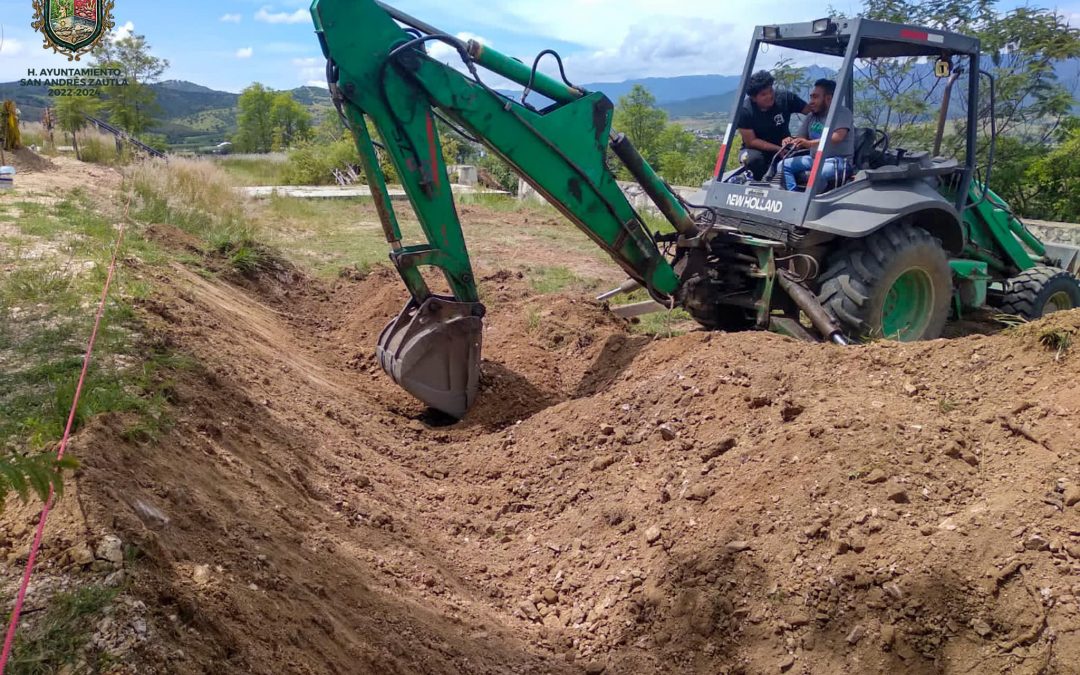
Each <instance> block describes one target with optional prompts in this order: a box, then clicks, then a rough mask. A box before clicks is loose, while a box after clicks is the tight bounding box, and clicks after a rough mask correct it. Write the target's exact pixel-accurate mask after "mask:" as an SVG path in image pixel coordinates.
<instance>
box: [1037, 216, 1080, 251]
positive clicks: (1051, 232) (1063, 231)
mask: <svg viewBox="0 0 1080 675" xmlns="http://www.w3.org/2000/svg"><path fill="white" fill-rule="evenodd" d="M1024 223H1025V224H1026V225H1027V226H1028V229H1029V230H1031V232H1032V233H1033V234H1034V235H1035V236H1036V237H1038V238H1039V239H1042V240H1044V241H1052V242H1056V243H1058V244H1072V245H1073V246H1080V225H1077V224H1074V223H1050V222H1047V221H1045V220H1024Z"/></svg>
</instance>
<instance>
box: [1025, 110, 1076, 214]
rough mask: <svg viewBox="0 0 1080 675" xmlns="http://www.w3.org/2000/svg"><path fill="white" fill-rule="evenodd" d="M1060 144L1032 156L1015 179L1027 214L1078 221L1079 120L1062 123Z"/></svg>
mask: <svg viewBox="0 0 1080 675" xmlns="http://www.w3.org/2000/svg"><path fill="white" fill-rule="evenodd" d="M1062 126H1063V132H1062V133H1061V143H1060V144H1058V146H1057V147H1055V148H1054V149H1053V150H1052V151H1050V152H1049V153H1047V152H1045V151H1043V152H1035V153H1034V154H1035V157H1034V159H1033V161H1032V163H1031V164H1030V165H1029V167H1028V170H1027V171H1026V172H1025V173H1024V176H1023V178H1022V179H1021V181H1020V182H1019V186H1020V189H1019V190H1018V191H1019V192H1021V193H1023V198H1024V200H1025V203H1024V207H1025V211H1026V212H1027V213H1028V215H1031V216H1033V217H1036V218H1046V219H1047V220H1059V221H1066V222H1073V223H1074V222H1077V221H1080V119H1075V118H1073V119H1070V120H1068V121H1066V122H1065V123H1063V125H1062Z"/></svg>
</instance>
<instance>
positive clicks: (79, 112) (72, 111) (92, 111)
mask: <svg viewBox="0 0 1080 675" xmlns="http://www.w3.org/2000/svg"><path fill="white" fill-rule="evenodd" d="M69 94H71V92H69ZM100 109H101V101H99V100H98V99H96V98H94V97H92V96H75V95H74V94H71V95H68V96H59V97H57V98H56V122H57V124H59V125H60V129H61V130H63V131H66V132H68V133H69V134H71V144H72V145H74V146H75V157H76V158H77V159H79V160H81V159H82V156H81V155H80V154H79V139H78V137H77V136H76V134H77V133H78V132H79V131H82V130H83V129H84V128H85V127H86V123H87V122H86V118H87V116H94V115H97V114H98V111H99V110H100Z"/></svg>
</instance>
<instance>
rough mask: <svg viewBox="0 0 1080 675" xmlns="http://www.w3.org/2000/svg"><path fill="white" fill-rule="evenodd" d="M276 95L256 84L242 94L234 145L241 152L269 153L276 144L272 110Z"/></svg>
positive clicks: (239, 102)
mask: <svg viewBox="0 0 1080 675" xmlns="http://www.w3.org/2000/svg"><path fill="white" fill-rule="evenodd" d="M273 104H274V93H273V91H271V90H270V89H267V88H266V87H264V86H263V85H262V84H260V83H258V82H255V83H254V84H252V85H250V86H248V87H247V88H246V89H244V91H242V92H240V100H239V101H238V103H237V105H238V107H239V113H238V114H237V119H236V123H237V131H236V136H234V137H233V143H234V144H235V145H236V149H237V150H239V151H240V152H269V151H270V148H271V147H272V146H273V142H274V125H273V120H272V117H271V108H272V107H273Z"/></svg>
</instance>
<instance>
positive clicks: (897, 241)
mask: <svg viewBox="0 0 1080 675" xmlns="http://www.w3.org/2000/svg"><path fill="white" fill-rule="evenodd" d="M819 289H820V290H819V293H818V300H819V301H820V302H821V304H822V305H824V306H825V307H826V308H827V309H828V310H830V311H831V312H832V313H833V314H834V315H835V316H836V318H837V319H838V320H839V321H840V324H841V326H842V327H843V329H844V332H845V333H846V334H847V335H848V336H849V337H851V338H854V339H856V340H870V339H878V338H885V339H889V340H900V341H902V342H911V341H915V340H932V339H934V338H937V337H940V336H941V332H942V331H943V330H944V328H945V321H946V320H947V319H948V318H949V303H950V300H951V298H952V293H953V287H952V271H951V270H950V268H949V258H948V256H947V255H946V253H945V250H944V249H943V248H942V247H941V242H939V241H938V240H937V239H936V238H935V237H934V236H932V235H931V234H930V233H929V232H927V231H926V230H924V229H922V228H921V227H917V226H914V225H909V224H906V223H904V224H896V225H890V226H888V227H886V228H884V229H882V230H878V231H877V232H874V233H873V234H871V235H870V236H868V237H864V238H862V239H855V240H851V241H849V242H846V243H845V244H844V245H843V246H842V247H841V248H839V249H838V250H837V251H835V252H834V253H833V254H832V255H830V256H829V258H828V260H827V267H826V270H825V272H824V273H823V274H822V275H821V277H820V278H819Z"/></svg>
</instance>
